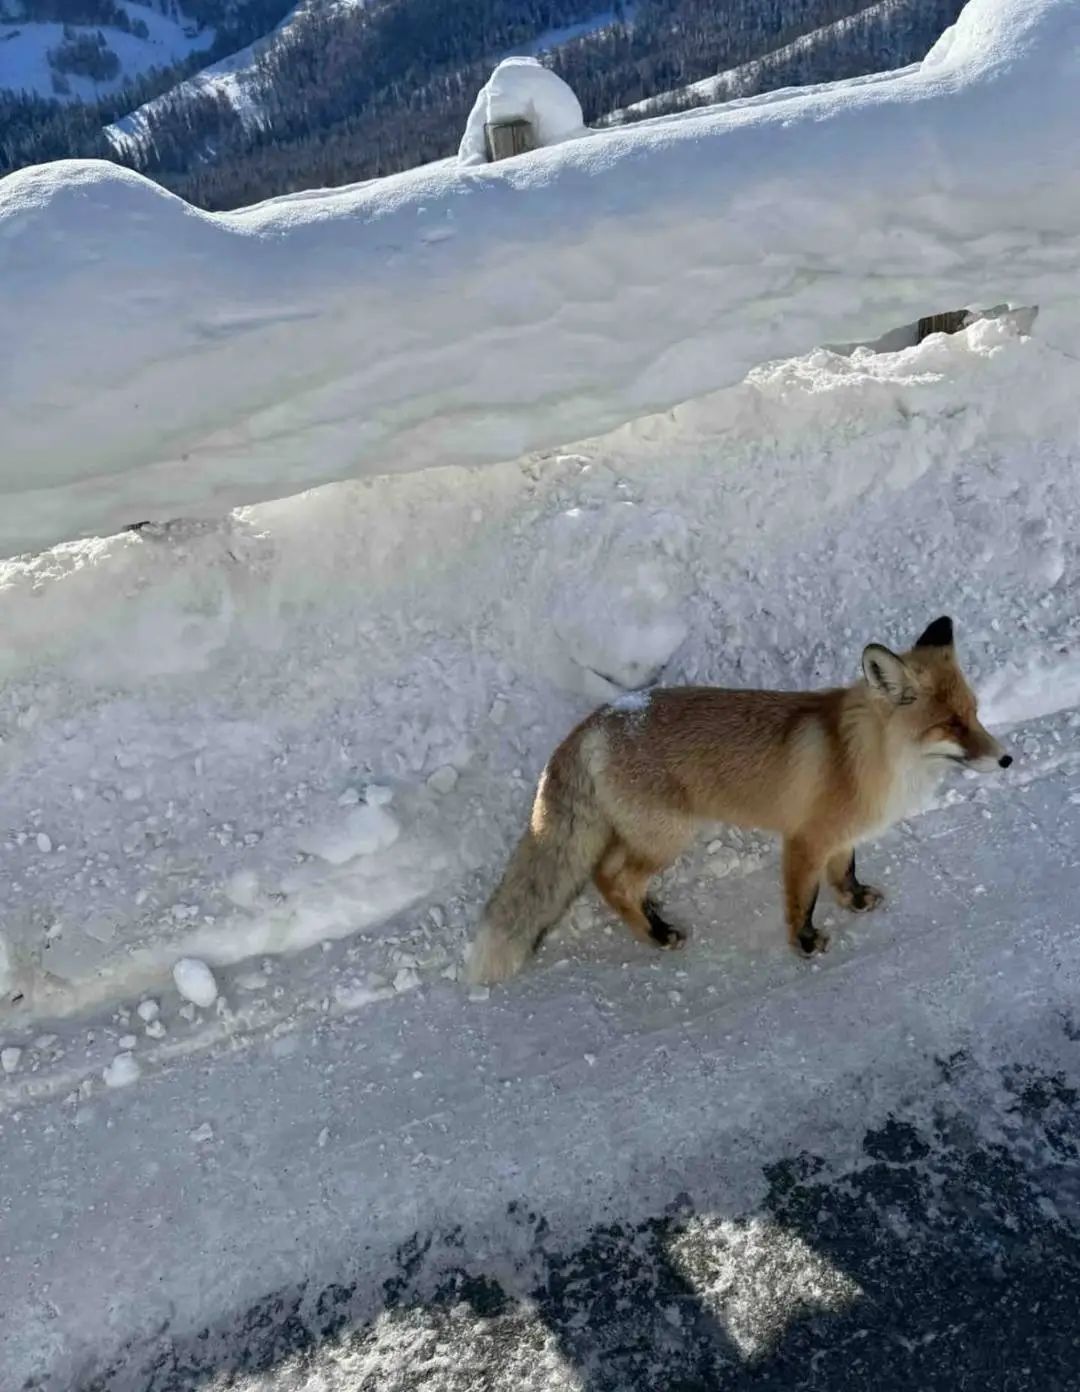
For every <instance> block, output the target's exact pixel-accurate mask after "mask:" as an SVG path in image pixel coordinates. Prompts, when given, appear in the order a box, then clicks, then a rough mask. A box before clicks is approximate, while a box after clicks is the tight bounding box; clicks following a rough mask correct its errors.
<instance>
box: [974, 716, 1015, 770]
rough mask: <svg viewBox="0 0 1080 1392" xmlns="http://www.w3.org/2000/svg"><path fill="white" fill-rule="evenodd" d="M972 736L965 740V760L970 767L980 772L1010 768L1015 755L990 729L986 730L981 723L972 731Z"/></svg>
mask: <svg viewBox="0 0 1080 1392" xmlns="http://www.w3.org/2000/svg"><path fill="white" fill-rule="evenodd" d="M971 736H972V738H971V739H970V740H969V741H965V744H966V748H965V749H964V762H965V763H966V764H967V766H968V768H972V769H975V770H976V772H978V773H992V772H993V770H994V769H998V768H1003V769H1007V768H1009V766H1010V765H1011V764H1012V761H1013V756H1012V755H1011V754H1008V753H1006V751H1005V750H1004V749H1003V748H1002V746H1001V745H1000V744H999V743H998V741H997V740H996V739H995V738H994V737H993V735H992V734H990V732H989V731H988V730H984V729H983V728H982V726H981V725H980V726H979V727H978V728H977V729H973V730H972V731H971Z"/></svg>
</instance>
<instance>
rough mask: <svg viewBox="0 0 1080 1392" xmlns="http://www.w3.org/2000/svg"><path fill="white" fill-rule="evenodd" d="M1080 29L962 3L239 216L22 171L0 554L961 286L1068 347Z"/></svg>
mask: <svg viewBox="0 0 1080 1392" xmlns="http://www.w3.org/2000/svg"><path fill="white" fill-rule="evenodd" d="M1078 51H1080V8H1078V7H1077V6H1076V5H1075V4H1074V3H1072V0H971V3H970V4H969V5H968V7H967V9H966V10H965V11H964V12H963V14H962V16H961V19H960V22H959V23H958V24H957V25H956V26H955V29H954V30H952V31H950V32H949V33H947V34H946V35H944V36H943V38H942V40H941V41H940V42H939V44H938V45H937V46H936V47H935V49H934V50H933V51H932V52H931V54H930V55H929V56H928V57H927V59H926V60H925V62H924V63H922V64H921V65H920V66H919V67H918V68H914V69H907V70H905V71H903V72H901V73H898V74H896V75H893V76H891V77H889V78H886V79H883V80H881V81H879V82H874V83H837V84H835V85H834V86H832V87H829V88H827V89H825V90H816V91H814V92H811V93H799V92H788V93H784V94H780V95H779V96H777V95H776V94H772V95H771V96H770V97H768V98H766V99H761V100H752V101H748V102H745V103H740V104H737V105H734V106H732V107H729V108H722V109H718V110H705V111H703V112H702V113H700V115H697V116H695V118H694V119H692V120H686V119H683V120H677V121H671V122H664V121H660V122H656V123H652V124H650V125H649V126H648V127H646V128H640V127H639V128H637V129H634V130H629V131H620V130H609V131H604V132H598V133H595V134H593V135H591V136H588V137H585V138H583V139H580V140H576V141H572V142H570V143H568V144H565V145H561V146H559V147H555V148H551V149H547V150H541V151H538V152H536V153H535V154H533V155H531V156H529V157H527V158H525V159H522V160H517V161H509V162H507V163H505V164H502V165H499V166H495V167H488V168H482V169H478V170H459V169H458V168H457V167H456V166H454V165H452V164H447V165H433V166H429V167H426V168H423V169H417V170H414V171H411V172H409V173H407V174H404V175H400V176H396V177H394V178H390V179H385V180H381V181H378V182H375V183H369V184H366V185H360V186H357V187H355V188H352V189H347V190H342V191H339V192H335V193H332V194H326V193H322V194H318V193H313V194H309V195H302V196H294V197H291V198H286V199H280V200H274V201H271V202H269V203H266V204H262V205H259V206H258V207H255V208H252V209H247V210H243V211H241V212H238V213H233V214H228V215H216V216H211V215H206V214H203V213H200V212H196V211H195V210H194V209H192V208H190V207H188V206H187V205H186V204H184V203H183V202H182V201H180V200H178V199H176V198H174V197H172V196H170V195H169V194H167V193H165V192H163V191H162V190H161V189H159V188H157V187H155V186H154V185H152V184H150V183H149V182H147V181H146V180H144V179H142V178H141V177H139V176H138V175H135V174H133V173H130V172H126V171H124V170H122V169H120V168H117V167H114V166H112V165H110V164H103V163H95V162H60V163H57V164H53V165H47V166H40V167H37V168H33V169H28V170H24V171H21V172H19V173H17V174H15V175H12V176H10V177H9V178H8V179H6V180H4V181H3V182H2V183H0V247H2V251H0V311H2V313H3V317H4V320H5V322H7V323H10V324H17V325H18V326H19V329H18V334H17V336H16V337H14V338H12V339H9V340H8V342H9V348H8V351H7V353H6V354H5V357H4V360H3V363H2V367H0V392H2V397H3V400H4V403H5V411H4V416H5V419H4V427H5V428H4V441H5V446H6V448H5V451H4V457H3V459H2V460H0V495H2V497H3V507H2V510H0V512H2V517H0V554H8V555H10V554H12V553H17V552H20V551H25V550H30V549H40V548H41V547H43V546H46V545H48V544H50V543H53V542H56V541H57V540H60V539H64V538H71V537H74V536H78V535H86V534H91V533H94V532H101V531H111V530H115V529H116V528H118V527H121V526H123V525H124V524H126V523H130V522H134V521H137V520H140V519H141V518H143V517H162V516H176V515H189V516H191V515H210V514H220V513H222V512H224V511H225V510H226V509H228V508H229V507H230V506H234V505H238V504H241V503H245V502H252V501H255V500H258V499H268V498H272V497H280V496H284V495H288V494H291V493H294V492H296V491H299V490H301V489H303V488H306V487H309V486H312V485H315V484H319V483H322V482H326V481H329V480H332V479H340V478H344V477H349V476H358V475H366V474H381V473H391V472H395V471H403V470H414V469H420V468H425V467H428V466H432V465H439V464H478V463H485V462H492V461H496V460H500V459H507V458H512V457H515V456H517V455H519V454H520V453H522V452H523V451H525V450H528V449H531V448H541V447H548V446H551V445H556V444H559V443H562V442H564V441H567V440H571V439H575V438H581V437H582V436H585V435H589V434H594V433H597V432H600V431H603V430H605V429H609V428H611V427H613V426H616V425H618V424H620V423H622V422H625V421H627V420H629V419H631V418H633V417H637V416H640V415H642V414H644V413H646V412H649V411H654V410H659V409H666V408H669V407H671V406H672V405H674V404H676V403H677V402H678V401H683V400H686V399H688V398H690V397H692V396H695V395H697V394H700V393H703V392H706V391H709V390H712V389H715V388H717V387H720V386H723V385H725V384H728V383H731V382H734V381H736V380H738V379H740V378H741V377H742V376H743V374H744V373H745V372H746V370H747V369H748V368H750V367H751V366H753V365H754V364H757V363H760V362H762V361H766V360H769V359H774V358H778V357H783V356H789V355H791V354H794V353H798V352H800V351H806V350H807V349H809V348H810V347H812V346H813V345H814V344H816V343H820V342H823V341H844V340H857V339H859V338H865V337H867V336H872V335H873V334H875V333H878V332H881V331H882V330H883V329H887V328H889V327H890V326H892V325H894V324H897V323H904V322H908V321H910V320H911V319H912V318H915V317H917V315H918V314H920V313H924V312H933V311H936V310H938V309H941V308H949V307H953V306H955V305H957V304H962V303H965V302H968V303H977V302H980V301H981V302H993V301H997V300H1000V299H1002V298H1005V297H1008V296H1010V295H1012V296H1015V297H1018V298H1022V299H1023V300H1025V301H1027V302H1037V303H1040V304H1041V305H1042V307H1043V317H1042V319H1041V320H1040V332H1041V333H1042V334H1045V335H1047V336H1048V337H1049V338H1050V340H1051V341H1056V342H1057V343H1058V344H1059V346H1060V345H1062V344H1063V343H1064V342H1065V340H1066V339H1067V338H1069V336H1070V335H1075V333H1076V329H1075V325H1076V324H1077V323H1080V316H1078V315H1077V314H1076V313H1075V303H1076V298H1077V285H1078V284H1080V281H1078V279H1077V275H1076V270H1077V265H1076V261H1077V258H1076V256H1075V255H1074V254H1072V253H1071V252H1070V251H1069V248H1070V247H1072V246H1074V244H1075V243H1074V237H1075V228H1076V226H1077V223H1078V222H1080V173H1078V171H1077V170H1076V169H1075V168H1072V167H1068V166H1067V165H1065V164H1064V163H1063V162H1062V160H1061V159H1060V158H1059V156H1058V154H1057V153H1056V152H1058V151H1061V150H1063V149H1068V148H1070V146H1071V143H1072V142H1073V140H1074V138H1075V116H1076V103H1075V73H1076V55H1077V53H1078ZM1067 311H1071V312H1067ZM28 480H33V485H32V486H30V487H28V484H27V481H28Z"/></svg>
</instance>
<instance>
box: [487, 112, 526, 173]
mask: <svg viewBox="0 0 1080 1392" xmlns="http://www.w3.org/2000/svg"><path fill="white" fill-rule="evenodd" d="M484 135H485V137H486V139H487V150H488V159H489V160H490V162H491V163H492V164H494V163H495V161H496V160H504V159H510V158H511V157H512V156H514V155H524V154H526V153H527V152H528V151H529V150H535V149H536V133H535V132H534V130H533V128H532V122H531V121H526V120H524V119H522V118H518V119H516V120H513V121H489V122H488V123H487V125H485V126H484Z"/></svg>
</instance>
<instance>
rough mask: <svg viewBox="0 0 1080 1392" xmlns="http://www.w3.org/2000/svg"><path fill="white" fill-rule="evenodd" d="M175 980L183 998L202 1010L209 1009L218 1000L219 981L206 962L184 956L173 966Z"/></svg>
mask: <svg viewBox="0 0 1080 1392" xmlns="http://www.w3.org/2000/svg"><path fill="white" fill-rule="evenodd" d="M173 980H174V981H175V982H176V989H177V990H178V991H179V992H180V994H181V995H182V996H183V998H184V999H185V1000H186V1001H190V1002H191V1003H192V1005H197V1006H199V1007H200V1009H202V1010H208V1009H209V1008H210V1006H212V1005H213V1003H214V1002H215V1001H216V1000H217V993H218V990H217V982H216V981H215V980H214V973H213V972H212V971H211V970H210V968H209V967H208V966H207V965H206V963H205V962H200V961H198V960H197V959H196V958H194V957H182V958H181V959H180V961H179V962H177V964H176V966H175V967H173Z"/></svg>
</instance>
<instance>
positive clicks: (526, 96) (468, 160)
mask: <svg viewBox="0 0 1080 1392" xmlns="http://www.w3.org/2000/svg"><path fill="white" fill-rule="evenodd" d="M519 119H520V120H525V121H528V122H530V123H531V125H532V128H533V131H534V133H535V137H536V143H537V145H558V144H559V143H560V142H561V141H563V140H573V139H574V138H575V137H576V136H579V135H582V134H584V131H585V118H584V116H583V115H582V112H581V103H580V102H579V101H578V99H577V97H576V96H575V95H574V93H573V91H572V90H571V89H570V88H569V87H568V86H567V85H566V83H565V82H564V81H563V80H562V78H561V77H559V76H558V75H557V74H555V73H553V72H552V71H551V70H550V68H545V67H544V66H543V64H542V63H540V62H538V61H537V60H536V59H535V58H504V59H503V61H502V62H501V63H500V64H499V66H498V67H497V68H496V69H495V71H494V72H493V73H492V74H491V76H490V77H489V78H488V80H487V82H486V84H485V85H484V86H483V87H481V89H480V92H479V95H478V96H477V98H476V103H475V105H474V106H473V109H472V111H471V112H470V113H469V119H468V122H467V123H466V126H465V134H464V135H463V136H462V138H461V146H460V148H459V150H458V163H459V164H463V165H477V164H487V163H488V152H487V137H486V134H485V131H484V127H485V126H486V125H489V124H491V123H493V122H496V121H513V120H519Z"/></svg>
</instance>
